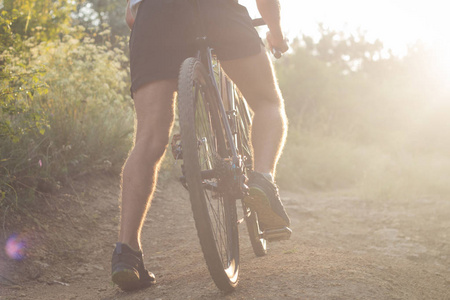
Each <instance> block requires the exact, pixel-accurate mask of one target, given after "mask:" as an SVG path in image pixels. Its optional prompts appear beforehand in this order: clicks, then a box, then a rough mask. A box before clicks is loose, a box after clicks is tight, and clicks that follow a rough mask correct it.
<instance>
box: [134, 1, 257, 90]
mask: <svg viewBox="0 0 450 300" xmlns="http://www.w3.org/2000/svg"><path fill="white" fill-rule="evenodd" d="M199 3H200V15H201V16H202V17H203V24H204V26H203V27H204V29H205V30H206V35H207V37H208V40H209V42H210V45H211V46H212V47H213V48H214V50H215V53H216V54H217V57H218V58H219V60H232V59H238V58H243V57H247V56H251V55H255V54H258V53H259V52H260V51H261V44H262V41H261V39H260V37H259V35H258V33H257V31H256V30H255V28H254V27H253V25H252V23H251V18H250V16H249V14H248V12H247V9H246V8H245V7H244V6H242V5H239V4H238V3H236V2H235V1H233V0H199ZM196 19H197V18H196V12H195V8H194V7H193V5H192V0H143V2H142V3H141V5H140V6H139V10H138V12H137V16H136V20H135V23H134V25H133V30H132V32H131V37H130V68H131V94H132V95H133V92H136V91H137V90H138V89H139V88H140V87H141V86H143V85H145V84H147V83H149V82H152V81H157V80H163V79H175V78H178V72H179V69H180V66H181V64H182V62H183V61H184V60H185V59H186V58H188V57H190V56H194V55H195V45H194V44H195V43H194V42H195V38H196V37H197V36H198V34H197V33H196V31H197V29H196V28H197V27H198V26H197V25H198V23H196Z"/></svg>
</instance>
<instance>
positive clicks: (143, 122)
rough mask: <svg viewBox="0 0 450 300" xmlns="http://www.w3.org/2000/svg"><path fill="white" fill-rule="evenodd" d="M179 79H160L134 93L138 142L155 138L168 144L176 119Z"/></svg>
mask: <svg viewBox="0 0 450 300" xmlns="http://www.w3.org/2000/svg"><path fill="white" fill-rule="evenodd" d="M176 88H177V81H176V80H175V79H171V80H160V81H153V82H151V83H148V84H146V85H144V86H142V87H141V88H139V89H138V90H137V91H136V92H135V93H134V105H135V110H136V119H137V127H136V142H137V143H138V142H139V141H141V140H146V141H149V140H151V141H153V142H155V139H156V140H157V141H158V142H160V143H162V144H166V143H167V140H168V137H169V133H170V130H171V127H172V122H173V119H174V101H175V91H176Z"/></svg>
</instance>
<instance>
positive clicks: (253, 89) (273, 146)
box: [221, 51, 287, 176]
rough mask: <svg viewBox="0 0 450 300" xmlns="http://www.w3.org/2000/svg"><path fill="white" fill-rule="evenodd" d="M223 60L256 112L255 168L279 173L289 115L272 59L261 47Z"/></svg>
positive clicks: (228, 72) (254, 122)
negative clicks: (250, 54) (287, 114)
mask: <svg viewBox="0 0 450 300" xmlns="http://www.w3.org/2000/svg"><path fill="white" fill-rule="evenodd" d="M221 64H222V67H223V68H224V70H225V72H226V73H227V74H228V76H230V78H231V79H232V80H233V81H234V82H235V83H236V85H237V86H238V87H239V89H240V90H241V92H242V94H243V95H244V97H245V99H246V100H247V101H248V103H249V105H250V107H251V108H252V110H253V112H254V118H253V125H252V132H251V137H252V145H253V151H254V154H253V155H254V162H255V166H254V168H255V171H258V172H261V173H271V174H272V175H273V176H275V167H276V165H277V162H278V159H279V158H280V155H281V151H282V149H283V147H284V144H285V140H286V134H287V118H286V113H285V110H284V102H283V98H282V96H281V93H280V90H279V88H278V84H277V81H276V78H275V74H274V70H273V67H272V63H271V61H270V59H269V57H268V55H267V53H266V51H261V52H260V53H259V54H257V55H255V56H251V57H246V58H243V59H237V60H231V61H222V62H221Z"/></svg>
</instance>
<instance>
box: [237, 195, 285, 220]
mask: <svg viewBox="0 0 450 300" xmlns="http://www.w3.org/2000/svg"><path fill="white" fill-rule="evenodd" d="M244 203H245V205H247V206H248V207H250V209H252V210H254V211H256V213H257V214H258V222H259V223H261V224H263V225H265V226H267V225H270V226H267V228H266V229H268V228H281V227H285V226H288V224H286V221H285V220H284V219H283V218H282V217H280V216H279V215H278V214H276V213H275V212H274V211H273V210H272V207H271V206H270V201H269V199H268V198H267V196H266V193H264V191H263V190H262V189H260V188H258V187H250V188H249V191H248V196H246V197H245V198H244Z"/></svg>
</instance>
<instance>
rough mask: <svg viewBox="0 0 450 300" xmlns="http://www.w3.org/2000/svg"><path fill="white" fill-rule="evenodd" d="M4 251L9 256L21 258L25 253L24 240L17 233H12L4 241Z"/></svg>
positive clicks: (15, 258)
mask: <svg viewBox="0 0 450 300" xmlns="http://www.w3.org/2000/svg"><path fill="white" fill-rule="evenodd" d="M5 251H6V255H8V257H9V258H11V259H14V260H22V259H24V258H25V254H26V253H25V252H26V241H25V240H24V239H23V238H21V237H20V236H18V235H17V234H13V235H12V236H10V237H9V238H8V240H7V241H6V246H5Z"/></svg>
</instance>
